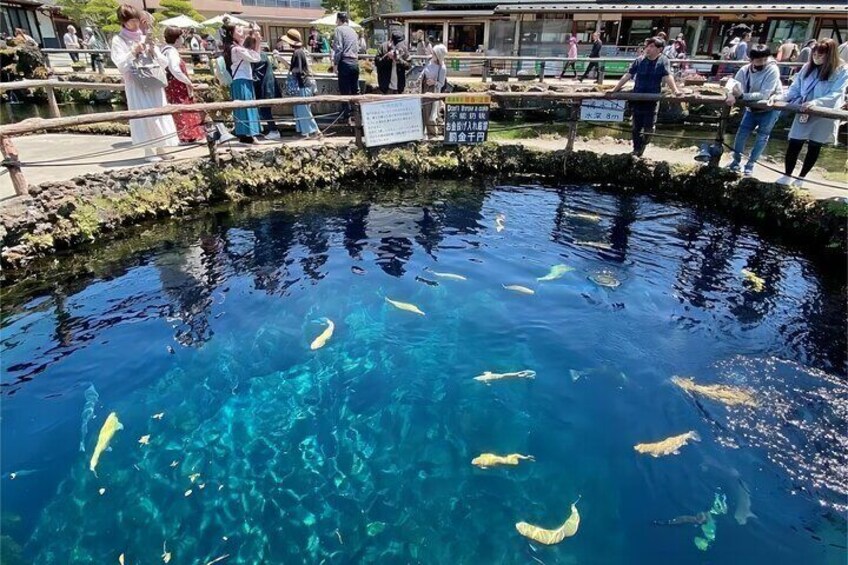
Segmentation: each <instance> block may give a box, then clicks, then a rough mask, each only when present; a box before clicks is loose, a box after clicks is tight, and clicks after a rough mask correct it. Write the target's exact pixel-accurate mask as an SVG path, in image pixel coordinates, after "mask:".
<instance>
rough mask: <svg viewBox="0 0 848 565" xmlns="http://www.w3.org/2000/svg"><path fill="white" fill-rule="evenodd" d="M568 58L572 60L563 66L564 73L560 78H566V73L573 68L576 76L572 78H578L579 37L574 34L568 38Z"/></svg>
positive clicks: (572, 70) (560, 74)
mask: <svg viewBox="0 0 848 565" xmlns="http://www.w3.org/2000/svg"><path fill="white" fill-rule="evenodd" d="M566 56H567V57H568V58H569V59H570V60H569V61H566V62H565V64H564V65H563V66H562V72H561V73H559V78H565V71H567V70H568V68H569V67H571V72H572V73H574V76H573V77H571V78H577V36H576V35H574V34H572V35H571V37H569V38H568V54H567V55H566Z"/></svg>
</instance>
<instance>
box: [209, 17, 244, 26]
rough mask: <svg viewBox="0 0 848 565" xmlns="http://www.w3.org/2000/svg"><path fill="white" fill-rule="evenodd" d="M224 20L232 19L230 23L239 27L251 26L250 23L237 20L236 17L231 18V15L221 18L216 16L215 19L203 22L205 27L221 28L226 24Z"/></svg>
mask: <svg viewBox="0 0 848 565" xmlns="http://www.w3.org/2000/svg"><path fill="white" fill-rule="evenodd" d="M224 18H230V23H231V24H234V25H237V26H249V25H250V22H246V21H244V20H243V19H241V18H237V17H235V16H231V15H230V14H221V15H220V16H215V17H214V18H210V19H208V20H206V21H205V22H201V24H202V25H205V26H219V25H223V24H224Z"/></svg>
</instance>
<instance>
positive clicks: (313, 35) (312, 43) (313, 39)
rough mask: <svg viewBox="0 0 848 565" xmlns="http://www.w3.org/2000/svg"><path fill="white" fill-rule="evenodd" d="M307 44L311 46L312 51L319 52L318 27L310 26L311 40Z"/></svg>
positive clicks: (310, 50)
mask: <svg viewBox="0 0 848 565" xmlns="http://www.w3.org/2000/svg"><path fill="white" fill-rule="evenodd" d="M306 45H307V46H308V47H309V52H310V53H318V51H319V48H318V45H319V43H318V28H316V27H311V28H309V40H308V41H307V42H306Z"/></svg>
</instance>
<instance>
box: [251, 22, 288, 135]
mask: <svg viewBox="0 0 848 565" xmlns="http://www.w3.org/2000/svg"><path fill="white" fill-rule="evenodd" d="M261 45H262V32H261V31H260V30H259V28H258V27H256V28H254V29H253V30H251V33H250V36H249V37H247V38H246V39H245V40H244V46H245V47H246V48H248V49H253V50H254V51H256V52H258V53H259V62H258V63H254V64H253V65H252V67H253V95H254V97H255V98H256V99H257V100H268V99H271V98H280V97H281V93H280V89H279V87H278V86H277V79H275V78H274V59H273V57H270V56H269V55H268V53H266V52H264V51H262V48H261V47H260V46H261ZM259 121H260V123H261V124H262V134H263V135H264V136H265V137H266V138H267V139H280V131H279V130H278V129H277V122H275V121H274V113H273V112H272V111H271V107H270V106H260V107H259Z"/></svg>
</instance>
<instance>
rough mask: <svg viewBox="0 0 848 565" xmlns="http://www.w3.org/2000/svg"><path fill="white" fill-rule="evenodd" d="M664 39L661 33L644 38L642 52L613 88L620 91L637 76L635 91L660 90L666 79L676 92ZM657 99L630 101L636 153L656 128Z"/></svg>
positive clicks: (638, 153) (656, 91) (642, 150)
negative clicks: (654, 100) (655, 100)
mask: <svg viewBox="0 0 848 565" xmlns="http://www.w3.org/2000/svg"><path fill="white" fill-rule="evenodd" d="M663 48H665V41H664V40H662V39H660V38H659V37H652V38H650V39H648V40H646V41H645V51H644V52H643V55H642V56H641V57H639V58H638V59H636V60H635V61H633V63H632V64H631V65H630V70H628V71H627V73H626V74H625V75H624V76H623V77H621V80H619V81H618V84H616V85H615V87H614V88H613V89H612V90H611V91H610V92H619V91H620V90H621V88H622V87H623V86H624V85H625V84H627V83H628V82H630V79H634V80H635V81H636V82H635V85H634V87H633V92H634V93H643V94H659V93H660V90H661V89H662V83H663V82H665V83H666V84H667V85H668V87H669V88H670V89H671V90H672V92H674V94H675V95H676V96H679V95H680V90H679V89H678V88H677V84H675V82H674V77H673V76H672V75H671V73H670V72H669V67H670V65H669V62H668V59H667V58H666V57H665V56H663V54H662V52H663ZM657 107H658V103H657V102H653V101H652V102H631V103H630V110H631V113H632V116H631V121H632V123H633V127H632V131H633V154H634V155H636V156H637V157H641V156H642V154H643V153H644V152H645V147H646V146H647V145H648V139H647V138H648V135H650V134H651V133H652V132H653V131H654V127H655V126H656V124H657Z"/></svg>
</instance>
